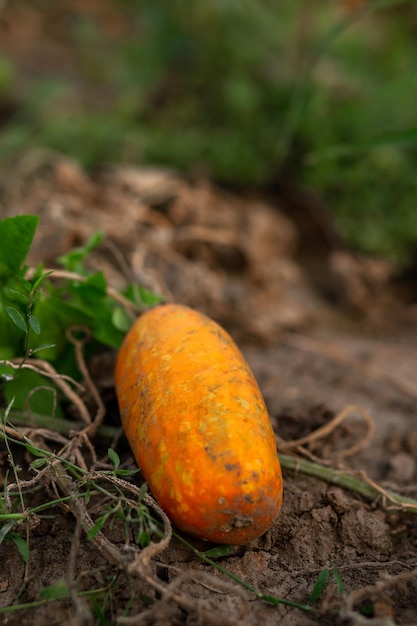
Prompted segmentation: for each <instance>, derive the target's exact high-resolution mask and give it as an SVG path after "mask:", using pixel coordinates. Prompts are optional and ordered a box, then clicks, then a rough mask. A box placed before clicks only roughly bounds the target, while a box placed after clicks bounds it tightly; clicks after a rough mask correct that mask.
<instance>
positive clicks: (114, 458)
mask: <svg viewBox="0 0 417 626" xmlns="http://www.w3.org/2000/svg"><path fill="white" fill-rule="evenodd" d="M107 454H108V455H109V459H110V461H111V462H112V463H113V465H114V469H116V470H117V468H118V467H119V465H120V457H119V455H118V454H117V452H116V451H115V450H113V448H109V449H108V451H107Z"/></svg>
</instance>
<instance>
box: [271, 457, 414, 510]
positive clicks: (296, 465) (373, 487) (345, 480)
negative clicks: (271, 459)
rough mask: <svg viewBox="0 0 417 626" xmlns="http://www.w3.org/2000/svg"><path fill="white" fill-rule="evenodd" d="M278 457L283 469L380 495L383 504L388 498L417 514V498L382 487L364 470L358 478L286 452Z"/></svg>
mask: <svg viewBox="0 0 417 626" xmlns="http://www.w3.org/2000/svg"><path fill="white" fill-rule="evenodd" d="M279 458H280V461H281V465H282V467H284V468H285V469H290V470H293V471H295V472H296V473H300V474H306V475H307V476H315V477H316V478H320V479H321V480H324V481H326V482H328V483H332V484H334V485H339V486H340V487H343V488H345V489H349V490H350V491H355V492H356V493H359V494H360V495H362V496H364V497H365V498H368V499H369V500H375V499H376V498H381V497H382V499H383V501H384V504H385V505H386V501H387V500H388V501H389V502H390V503H391V504H392V505H393V507H395V508H396V509H398V510H401V511H404V512H406V513H414V514H415V515H417V500H414V499H413V498H408V497H406V496H402V495H401V494H399V493H396V492H394V491H391V490H388V489H383V488H382V487H380V486H379V485H377V484H376V483H374V482H373V481H371V480H370V479H369V478H368V477H367V476H366V474H365V473H364V472H361V474H360V475H361V478H358V477H357V476H354V475H353V474H349V473H347V472H346V471H341V470H337V469H334V468H332V467H326V466H324V465H320V464H319V463H312V462H311V461H306V460H304V459H300V458H298V457H293V456H289V455H287V454H280V455H279Z"/></svg>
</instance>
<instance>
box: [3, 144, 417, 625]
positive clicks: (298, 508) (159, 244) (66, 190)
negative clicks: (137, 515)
mask: <svg viewBox="0 0 417 626" xmlns="http://www.w3.org/2000/svg"><path fill="white" fill-rule="evenodd" d="M1 185H2V188H1V202H2V214H3V215H15V214H18V213H35V214H39V215H40V216H41V223H40V227H39V231H38V233H37V236H36V240H35V242H34V246H33V249H32V252H31V258H30V262H31V263H32V264H34V265H35V264H36V263H38V262H39V261H42V262H44V263H45V265H46V266H51V267H53V266H54V264H55V260H56V258H57V257H58V256H59V255H61V254H63V253H64V252H66V251H67V250H68V249H69V248H71V247H73V246H75V245H79V244H83V243H85V241H86V240H87V239H88V237H89V236H90V235H91V234H92V233H93V232H96V231H97V230H104V231H106V233H107V237H106V240H105V242H104V244H103V245H102V246H101V247H100V248H99V249H98V250H97V251H95V252H94V253H93V254H92V256H91V259H90V264H91V269H92V270H97V269H100V270H103V271H104V272H105V274H106V276H107V278H108V282H109V283H110V284H111V285H112V286H114V287H116V288H119V287H122V286H124V285H126V284H127V283H128V282H132V281H134V282H136V283H139V284H141V285H143V286H145V287H148V288H150V289H152V290H154V291H155V292H157V293H160V294H161V295H163V296H164V297H165V298H166V299H167V300H168V301H170V300H171V301H174V300H175V301H178V302H182V303H185V304H188V305H190V306H193V307H196V308H198V309H200V310H202V311H204V312H206V313H208V314H209V315H211V316H212V317H214V318H215V319H217V320H218V321H219V322H220V323H222V324H223V325H224V326H226V327H227V328H228V330H229V331H230V332H231V333H232V334H233V336H234V337H235V339H236V340H237V342H238V343H239V345H240V347H241V348H242V351H243V352H244V354H245V356H246V358H247V360H248V362H249V364H250V366H251V368H252V370H253V372H254V374H255V376H256V378H257V380H258V382H259V385H260V388H261V390H262V392H263V394H264V397H265V400H266V403H267V406H268V409H269V411H270V415H271V419H272V423H273V426H274V429H275V432H276V435H277V442H278V444H279V446H280V447H281V450H282V452H285V455H287V456H288V455H293V456H290V458H292V459H293V460H294V459H295V462H294V463H293V464H292V465H291V464H290V465H287V466H285V465H284V462H283V465H284V480H285V482H284V489H285V495H284V504H283V508H282V511H281V513H280V515H279V517H278V519H277V520H276V521H275V522H274V524H273V525H272V527H271V528H270V530H269V531H268V532H267V533H266V534H265V535H264V536H262V537H260V538H259V539H258V540H256V541H253V542H251V543H250V544H249V545H247V546H244V547H239V548H233V549H232V550H231V552H230V553H229V554H227V555H225V556H219V555H218V554H217V556H214V557H212V558H213V559H214V560H215V562H216V563H217V565H218V566H219V567H220V569H216V568H215V567H214V566H213V565H212V564H211V563H210V562H209V561H208V560H207V558H210V557H205V555H204V554H202V553H204V552H205V551H207V550H208V549H210V548H213V546H211V545H207V544H205V543H203V542H198V541H196V540H190V539H189V538H186V537H183V536H181V535H180V534H174V535H172V536H171V534H170V533H171V529H170V526H169V522H168V521H167V520H166V519H165V518H164V515H163V512H161V511H160V510H159V509H158V507H157V505H156V504H155V503H154V502H153V501H152V499H151V498H150V496H148V495H146V496H145V499H144V500H143V502H144V503H145V504H148V505H149V507H150V509H149V510H151V511H152V513H153V515H154V517H155V519H156V520H159V522H160V524H161V526H160V527H164V528H165V538H162V539H161V537H160V534H158V532H157V527H152V529H151V531H150V532H151V537H152V539H153V542H152V543H151V544H150V545H149V546H147V547H143V548H142V549H140V548H138V547H137V545H136V543H135V536H136V530H137V527H135V526H134V525H133V526H129V527H128V529H126V527H125V526H124V525H123V522H122V520H121V519H120V518H117V516H116V517H115V518H112V523H110V521H109V523H107V524H104V525H103V526H102V527H101V526H100V528H97V527H95V529H94V524H97V520H98V519H99V518H100V516H102V515H103V511H106V510H108V508H107V509H106V507H109V506H110V505H111V502H112V499H111V497H110V495H109V494H113V495H114V494H115V493H117V494H118V497H120V499H121V500H120V502H123V503H124V504H126V503H127V505H128V506H130V507H133V508H134V506H136V504H137V502H138V498H140V497H143V494H140V492H139V488H138V485H139V484H140V476H138V475H135V476H134V477H128V478H127V480H124V479H123V477H121V478H120V479H117V480H116V479H112V478H111V477H109V473H107V474H106V475H103V474H101V473H100V472H101V471H102V470H103V469H104V470H107V471H108V472H109V471H110V470H111V469H112V465H111V464H110V463H109V459H108V457H107V448H108V447H109V445H111V446H112V447H113V448H115V449H116V450H117V453H118V454H119V456H120V458H121V462H122V465H121V467H122V468H123V469H134V468H135V464H134V461H133V458H132V455H131V453H130V451H129V449H128V446H127V444H126V441H125V439H124V438H123V435H122V434H121V431H120V428H119V424H118V416H117V408H116V401H115V396H114V389H113V374H112V372H113V366H114V354H113V353H111V352H109V353H105V354H100V355H96V356H95V357H93V359H92V360H91V362H90V363H89V367H90V372H91V374H92V381H91V384H92V385H93V387H91V386H90V387H89V386H88V385H87V387H88V389H89V392H90V396H91V397H90V396H89V397H88V398H83V400H84V401H85V402H86V410H90V411H91V412H92V421H93V424H94V422H95V420H98V421H97V422H96V424H97V429H96V432H93V430H88V427H87V429H86V428H85V425H84V430H83V431H82V432H83V434H82V435H80V434H78V435H77V434H75V435H74V433H72V435H71V434H70V433H67V434H66V435H65V436H64V435H63V434H59V433H55V434H51V432H50V431H48V432H46V431H45V429H41V428H39V427H34V428H32V429H31V430H30V431H25V432H30V437H31V439H32V440H33V441H34V442H35V443H36V445H39V447H42V448H44V449H47V450H51V451H58V450H60V453H61V455H62V456H63V457H64V458H66V459H67V460H70V459H72V460H73V462H74V463H76V464H77V465H79V466H80V467H83V468H84V471H85V472H86V474H85V476H84V478H83V479H82V480H81V481H80V482H79V483H76V482H75V483H67V482H65V480H63V479H62V476H61V474H60V472H59V471H58V469H55V470H54V469H53V467H48V468H46V469H44V470H42V472H43V473H42V472H41V473H40V474H37V475H36V476H35V479H36V480H34V474H33V472H30V471H28V463H29V462H30V461H31V460H32V457H31V456H30V455H28V454H27V453H26V454H22V452H21V449H20V448H19V446H17V445H16V446H13V454H14V455H15V461H16V462H17V463H18V465H19V466H21V467H22V468H23V469H22V472H26V474H25V475H23V474H22V475H21V478H22V480H23V478H25V479H27V480H28V481H30V480H31V479H32V483H27V482H26V483H25V482H22V483H21V489H22V497H23V502H24V506H25V507H26V508H27V510H29V509H30V508H33V507H34V506H35V505H36V504H39V503H40V502H42V501H45V502H47V501H48V502H49V501H51V500H54V499H56V498H57V497H58V495H59V496H62V495H63V494H66V496H65V498H64V501H63V502H62V503H61V504H56V505H54V506H52V507H50V508H48V509H47V511H46V512H45V515H43V514H40V515H39V516H37V517H36V516H35V517H30V516H29V517H28V520H29V521H28V523H27V524H20V526H17V527H15V529H14V531H15V532H16V534H17V536H21V537H24V538H25V539H27V540H28V544H29V550H30V558H29V560H28V563H27V564H26V565H25V563H24V561H23V559H22V556H21V554H20V553H19V550H18V545H19V544H18V541H17V542H16V541H13V540H8V541H5V542H4V543H2V544H1V545H0V552H1V562H2V568H1V570H2V571H1V573H0V607H3V608H4V607H11V606H12V605H22V606H21V607H20V608H19V610H16V611H9V612H3V613H0V616H1V617H0V622H1V623H4V624H10V625H14V624H19V625H20V626H24V625H25V624H32V623H34V622H36V623H38V624H43V623H48V624H50V625H51V626H52V625H53V624H62V623H68V624H70V623H71V624H94V623H102V624H106V623H117V624H129V623H132V624H133V623H134V624H175V625H176V624H178V625H180V624H190V625H191V624H224V625H227V624H231V625H233V626H235V625H236V626H237V625H238V624H239V625H242V626H243V625H245V626H246V625H247V626H252V625H256V624H265V625H266V626H268V625H271V626H272V624H277V623H280V624H283V625H285V626H293V625H295V624H297V625H300V624H303V625H304V624H305V625H307V626H308V625H310V624H311V625H313V624H340V625H342V624H343V625H346V624H352V625H356V624H358V625H359V624H363V623H369V624H375V625H377V624H381V625H382V624H383V623H388V622H387V620H391V621H390V622H389V623H395V624H398V625H406V624H412V623H415V615H416V611H417V604H416V598H417V593H416V592H417V547H416V546H417V524H416V520H417V518H416V516H415V513H416V509H413V505H412V504H411V505H410V506H405V505H404V506H403V505H402V504H401V502H399V501H398V499H396V498H395V497H394V498H393V497H392V496H391V494H392V492H395V493H399V494H402V495H403V496H404V497H406V496H408V497H409V498H413V497H414V498H415V497H416V496H417V464H416V461H415V459H416V458H417V456H416V454H417V429H416V420H415V418H416V412H415V404H416V396H417V384H416V382H415V367H416V354H417V350H416V348H417V345H416V344H417V341H416V339H415V335H413V334H412V332H411V330H412V329H413V328H414V327H413V323H414V322H413V312H412V307H410V309H409V308H407V305H406V304H405V303H401V302H399V301H396V300H395V298H394V294H393V292H392V290H391V283H390V280H391V277H392V275H393V273H394V270H393V268H390V267H388V266H387V265H386V264H385V263H379V262H377V261H375V260H372V262H371V261H370V260H367V259H360V258H358V257H357V256H355V255H353V254H352V253H349V252H348V251H347V250H346V249H344V250H343V251H339V252H340V254H341V255H342V254H343V259H344V260H345V261H343V262H342V261H341V260H340V259H341V258H342V257H341V256H339V257H337V254H338V250H337V248H336V247H335V248H333V249H332V248H330V249H329V247H327V249H326V254H323V257H322V258H321V259H320V263H321V264H322V265H323V266H325V267H326V268H327V269H326V271H327V275H328V276H330V277H331V281H334V284H337V289H338V291H339V293H343V297H341V298H336V299H335V298H330V299H329V298H328V297H326V295H325V291H323V290H322V289H321V287H318V285H317V281H316V280H315V278H314V277H313V276H312V274H311V272H310V271H309V268H308V266H307V265H306V264H304V263H303V261H302V255H301V254H300V246H301V244H302V242H303V241H304V239H303V237H304V236H305V235H302V233H301V232H300V230H299V227H298V225H297V222H296V221H293V220H292V219H291V213H288V212H284V211H282V210H281V207H280V205H279V204H272V203H269V202H266V201H265V200H261V199H259V198H254V197H236V196H233V195H231V194H230V193H227V192H225V191H223V190H219V189H217V188H215V187H214V186H213V185H211V184H210V183H208V182H207V181H189V180H186V179H184V178H183V177H181V176H179V175H178V174H177V173H175V172H171V171H165V170H159V169H158V170H156V169H155V170H140V169H133V168H116V169H113V170H108V171H103V172H100V173H97V174H96V175H95V176H94V177H90V176H87V174H86V173H85V172H83V171H82V170H81V169H80V168H79V167H78V166H77V165H76V164H75V163H73V162H71V161H69V160H67V159H65V158H58V159H57V158H56V157H53V158H51V157H50V155H47V154H44V153H39V152H38V153H33V154H29V155H28V156H27V157H26V158H25V160H24V162H23V163H22V164H21V165H20V167H18V168H16V170H15V172H14V174H13V176H8V177H7V179H6V178H5V179H4V180H3V181H2V183H1ZM316 254H320V252H317V251H316ZM335 259H336V260H337V259H339V260H338V261H337V262H336V261H335ZM343 259H342V260H343ZM346 259H347V261H346ZM349 259H350V261H349ZM349 262H351V266H352V267H354V272H353V273H352V272H350V270H349V267H350V266H349ZM376 267H378V271H376V269H375V268H376ZM335 268H336V269H335ZM341 268H342V269H341ZM342 270H343V272H344V273H343V277H344V278H343V281H341V282H340V283H338V277H340V276H341V272H342ZM358 285H359V286H360V288H359V286H358ZM405 320H407V325H406V324H405ZM364 331H365V332H364ZM97 390H98V391H99V392H100V393H101V396H100V397H101V400H100V401H98V400H97V397H96V396H95V395H94V393H95V392H97ZM87 395H88V394H87ZM97 402H101V404H100V406H99V408H98V409H96V404H97ZM90 407H93V409H91V408H90ZM345 409H346V410H345ZM96 410H97V414H96V415H94V411H96ZM97 415H99V417H97ZM338 416H342V417H341V419H338ZM68 419H69V420H72V421H71V422H70V423H71V425H72V430H73V431H76V430H77V429H78V430H79V431H81V430H82V428H83V425H80V424H79V423H78V422H77V419H76V418H74V417H71V416H68ZM101 420H103V422H102V423H101ZM115 426H116V428H115ZM106 428H107V431H106V430H105V429H106ZM109 429H110V430H109ZM109 432H110V435H111V438H113V439H111V438H110V439H109ZM106 433H107V435H106ZM300 442H301V443H300ZM0 445H1V448H0V472H1V474H0V476H1V479H2V484H3V486H4V484H5V480H6V473H7V472H8V470H9V469H10V458H9V456H8V451H7V450H6V448H5V447H4V443H1V444H0ZM346 451H348V452H349V451H350V452H349V454H346ZM282 458H283V460H284V455H282ZM304 462H309V463H312V464H314V465H315V466H317V465H319V466H320V467H322V468H324V469H327V470H328V473H327V474H323V475H322V476H321V478H317V477H313V476H310V475H307V474H306V473H305V471H304V466H303V463H304ZM340 475H343V476H344V477H348V479H349V478H352V481H351V484H350V486H349V483H348V482H346V480H345V481H344V482H342V483H340ZM87 477H88V480H89V481H91V484H94V485H95V489H97V490H98V491H95V492H94V494H90V495H89V497H88V498H87V497H86V496H85V495H84V496H83V497H82V498H81V497H80V493H81V491H82V489H83V488H84V487H85V484H86V481H87ZM353 479H354V480H357V481H359V483H360V484H361V485H365V488H367V489H368V491H366V489H365V491H362V492H358V491H356V490H355V489H354V488H353V485H354V480H353ZM7 481H8V483H10V482H11V476H10V474H9V476H8V478H7ZM338 481H339V484H337V483H338ZM355 484H357V483H355ZM77 489H78V490H79V491H78V492H77ZM369 489H371V491H369ZM103 490H104V491H103ZM13 491H15V488H14V489H13ZM104 492H105V493H106V494H107V495H105V493H104ZM366 494H368V495H366ZM369 494H373V495H372V497H371V496H370V495H369ZM122 495H123V497H122ZM13 501H14V502H18V500H16V496H15V495H13ZM410 502H411V501H410ZM152 507H153V508H152ZM133 508H132V510H133ZM174 530H175V529H174ZM26 533H28V534H26ZM88 533H89V534H88ZM184 540H185V541H186V543H184ZM222 569H224V570H227V572H229V574H230V575H229V576H228V575H227V574H225V573H224V571H222ZM324 570H328V572H329V579H328V582H327V584H326V585H325V586H324V587H323V590H322V593H320V594H318V595H319V597H318V598H317V599H316V600H315V601H314V602H312V603H309V597H310V594H311V593H312V591H313V589H314V588H315V584H316V581H317V577H318V575H319V574H320V573H323V571H324ZM230 576H231V577H230ZM237 579H240V580H241V581H243V582H244V586H242V585H241V584H238V582H237ZM60 581H61V583H62V581H63V583H64V588H65V590H66V593H65V594H64V595H63V596H61V599H60V598H59V596H58V597H57V593H58V592H57V589H58V590H59V584H60ZM56 585H58V587H56ZM54 586H55V587H54ZM51 587H52V592H53V593H52V596H53V597H54V600H53V601H52V600H48V599H47V593H46V591H45V589H46V590H47V591H48V590H49V593H51ZM54 590H55V591H54ZM94 590H96V591H97V594H96V595H94V593H96V592H95V591H94ZM277 599H281V600H284V602H283V603H280V602H278V601H277ZM31 603H33V604H31ZM26 605H27V607H26V608H25V606H26ZM296 605H299V606H296ZM300 605H302V606H303V607H304V609H302V608H300ZM384 620H385V621H384Z"/></svg>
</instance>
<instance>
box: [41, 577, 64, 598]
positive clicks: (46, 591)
mask: <svg viewBox="0 0 417 626" xmlns="http://www.w3.org/2000/svg"><path fill="white" fill-rule="evenodd" d="M40 593H41V598H43V599H44V600H60V599H61V600H62V599H63V598H68V597H69V590H68V585H67V583H66V582H65V580H62V579H61V580H58V581H57V582H56V583H55V584H54V585H49V586H48V587H43V588H42V589H41V592H40Z"/></svg>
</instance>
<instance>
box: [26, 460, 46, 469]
mask: <svg viewBox="0 0 417 626" xmlns="http://www.w3.org/2000/svg"><path fill="white" fill-rule="evenodd" d="M45 465H46V459H35V460H34V461H32V463H31V464H30V467H31V468H32V469H40V468H41V467H44V466H45Z"/></svg>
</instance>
